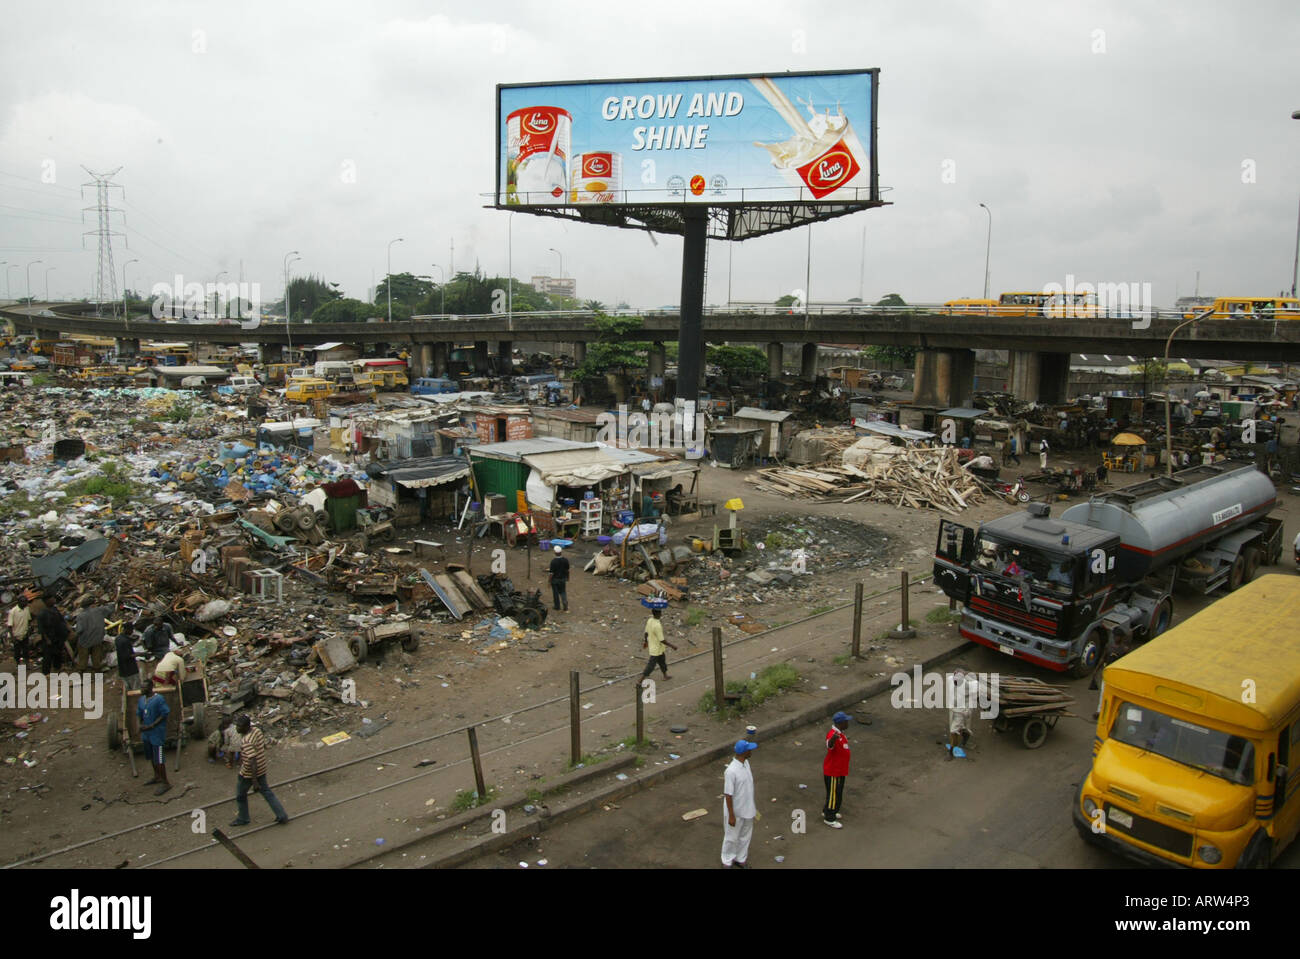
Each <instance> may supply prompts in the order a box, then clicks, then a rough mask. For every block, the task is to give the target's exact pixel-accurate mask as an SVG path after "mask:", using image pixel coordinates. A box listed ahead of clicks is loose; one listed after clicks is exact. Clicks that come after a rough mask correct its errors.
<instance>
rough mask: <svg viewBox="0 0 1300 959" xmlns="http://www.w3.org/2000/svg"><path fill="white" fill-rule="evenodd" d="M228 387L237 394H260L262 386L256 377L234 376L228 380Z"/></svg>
mask: <svg viewBox="0 0 1300 959" xmlns="http://www.w3.org/2000/svg"><path fill="white" fill-rule="evenodd" d="M225 385H226V386H229V387H230V388H231V389H232V390H234V391H235V392H236V393H260V392H262V384H261V383H259V382H258V381H257V378H256V377H254V376H232V377H231V378H230V379H228V380H226V383H225Z"/></svg>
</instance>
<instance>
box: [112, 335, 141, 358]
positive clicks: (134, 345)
mask: <svg viewBox="0 0 1300 959" xmlns="http://www.w3.org/2000/svg"><path fill="white" fill-rule="evenodd" d="M117 355H118V356H119V357H127V356H139V355H140V341H139V340H136V339H131V338H129V337H121V338H119V339H118V340H117Z"/></svg>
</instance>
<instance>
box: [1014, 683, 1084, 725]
mask: <svg viewBox="0 0 1300 959" xmlns="http://www.w3.org/2000/svg"><path fill="white" fill-rule="evenodd" d="M1073 705H1074V700H1073V699H1072V698H1071V697H1069V696H1067V695H1066V694H1065V687H1064V686H1052V685H1050V684H1048V683H1045V682H1043V681H1042V680H1041V679H1035V678H1034V677H1032V676H1004V675H999V676H998V715H999V716H1006V717H1007V718H1009V719H1014V718H1015V717H1016V716H1029V715H1035V714H1038V713H1052V712H1059V713H1062V714H1063V715H1069V714H1068V713H1067V712H1066V710H1068V709H1069V708H1070V707H1071V706H1073Z"/></svg>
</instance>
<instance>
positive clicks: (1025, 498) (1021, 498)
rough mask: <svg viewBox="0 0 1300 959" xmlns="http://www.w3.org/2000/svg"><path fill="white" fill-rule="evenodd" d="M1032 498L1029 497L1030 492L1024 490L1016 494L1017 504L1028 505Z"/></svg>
mask: <svg viewBox="0 0 1300 959" xmlns="http://www.w3.org/2000/svg"><path fill="white" fill-rule="evenodd" d="M1031 498H1032V497H1030V495H1029V490H1024V489H1022V490H1021V491H1020V492H1019V493H1017V494H1016V502H1017V503H1028V502H1029V500H1030V499H1031Z"/></svg>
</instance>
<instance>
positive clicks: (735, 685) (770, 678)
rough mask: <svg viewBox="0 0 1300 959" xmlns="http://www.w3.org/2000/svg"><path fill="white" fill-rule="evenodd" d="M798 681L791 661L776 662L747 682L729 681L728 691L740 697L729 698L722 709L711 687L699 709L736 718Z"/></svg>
mask: <svg viewBox="0 0 1300 959" xmlns="http://www.w3.org/2000/svg"><path fill="white" fill-rule="evenodd" d="M798 683H799V673H798V671H797V670H796V669H795V668H794V667H793V666H791V665H790V664H789V663H776V664H774V665H772V666H768V667H767V668H766V669H764V670H763V671H762V672H760V673H759V674H758V675H757V676H756V677H755V678H753V679H750V680H747V681H745V682H738V681H735V680H733V681H732V682H729V683H727V692H728V693H735V694H737V695H738V696H739V697H740V698H739V699H737V700H734V701H733V700H729V701H728V702H727V703H726V704H724V705H723V707H722V708H721V709H718V704H717V702H716V701H715V700H714V697H713V690H711V689H710V690H709V691H707V692H706V693H705V694H704V695H703V696H701V697H700V702H699V710H700V712H703V713H714V714H715V715H717V716H718V717H719V718H722V719H735V718H736V717H737V716H739V715H741V714H742V713H744V712H745V711H746V710H748V709H753V708H754V707H755V706H758V705H760V704H761V703H763V702H764V701H765V700H767V699H770V698H771V697H773V696H775V695H776V694H777V693H779V692H781V691H782V690H785V689H789V688H791V687H792V686H795V685H797V684H798Z"/></svg>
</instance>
